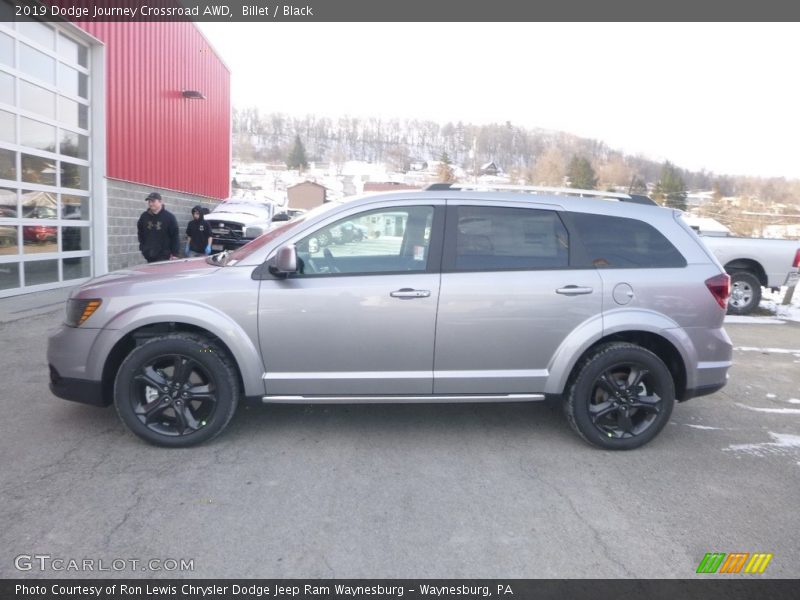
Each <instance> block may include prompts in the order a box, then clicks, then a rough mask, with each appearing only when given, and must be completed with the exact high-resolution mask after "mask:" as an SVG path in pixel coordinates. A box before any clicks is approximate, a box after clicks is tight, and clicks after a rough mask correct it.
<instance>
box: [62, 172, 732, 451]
mask: <svg viewBox="0 0 800 600" xmlns="http://www.w3.org/2000/svg"><path fill="white" fill-rule="evenodd" d="M540 191H541V190H539V189H538V188H530V187H525V188H521V189H520V190H518V191H516V192H511V191H507V192H492V191H484V190H470V189H469V188H466V187H465V188H457V187H452V186H448V187H445V188H441V187H438V188H437V189H434V190H430V191H423V192H397V193H391V194H387V195H371V196H368V197H364V198H361V199H356V200H353V201H351V202H348V203H346V204H326V205H323V206H321V207H319V208H317V209H314V210H312V211H309V212H308V213H306V214H304V215H302V216H299V217H297V218H295V219H292V220H290V221H286V222H284V223H280V224H276V226H275V227H274V228H273V229H271V230H269V231H267V232H266V233H264V234H263V235H262V236H260V237H259V238H258V239H257V240H254V241H252V242H250V243H249V244H247V245H245V246H243V247H242V248H240V249H239V250H236V251H234V252H225V253H221V254H217V255H214V256H212V257H207V258H195V259H187V260H180V261H170V262H164V263H159V264H152V265H142V266H138V267H134V268H131V269H129V270H127V271H116V272H114V273H111V274H108V275H104V276H101V277H98V278H95V279H93V280H91V281H90V282H88V283H86V284H84V285H82V286H80V287H79V288H77V289H75V290H73V292H72V293H71V295H70V298H69V300H68V302H67V310H66V320H65V322H64V324H63V325H62V327H61V328H60V329H59V330H58V331H56V332H54V333H53V334H52V335H51V336H50V338H49V341H48V350H47V360H48V363H49V366H50V389H51V390H52V391H53V393H55V394H56V395H57V396H60V397H62V398H66V399H68V400H76V401H79V402H86V403H90V404H96V405H99V406H107V405H109V404H111V403H113V404H114V405H115V407H116V410H117V412H118V413H119V416H120V418H121V419H122V421H123V422H124V423H125V425H126V426H127V427H128V428H130V430H131V431H132V432H133V433H135V434H136V435H137V436H139V437H141V438H142V439H144V440H146V441H148V442H151V443H153V444H158V445H162V446H171V447H182V446H190V445H192V444H196V443H200V442H204V441H207V440H210V439H211V438H213V437H214V436H216V435H217V434H219V433H220V432H221V431H222V430H223V429H225V427H226V425H227V424H228V422H229V421H230V419H231V417H232V416H233V414H234V411H235V410H236V407H237V405H238V404H239V403H240V402H258V403H269V402H280V403H287V402H288V403H303V404H307V403H317V404H326V403H338V402H510V401H544V400H552V401H559V402H561V403H562V405H563V407H564V412H565V414H566V418H567V420H568V422H569V424H570V425H571V427H572V428H573V429H574V430H575V431H576V432H577V433H578V435H580V436H581V437H582V438H583V439H584V440H586V441H588V442H589V443H591V444H594V445H596V446H599V447H601V448H607V449H613V450H620V449H631V448H637V447H639V446H642V445H643V444H646V443H648V442H649V441H651V440H652V439H653V438H655V436H656V435H657V434H658V433H659V432H660V431H661V430H662V429H663V428H664V426H665V425H666V423H667V422H668V421H669V419H670V414H671V413H672V410H673V405H674V403H675V402H676V401H677V402H683V401H685V400H689V399H690V398H693V397H696V396H702V395H706V394H711V393H713V392H715V391H717V390H719V389H720V388H722V387H723V386H724V385H725V381H726V374H727V371H728V368H729V367H730V365H731V355H732V346H731V342H730V339H729V338H728V336H727V334H726V332H725V330H724V328H723V319H724V317H725V309H726V302H727V299H728V295H729V293H730V278H729V276H728V275H727V274H726V273H725V272H724V271H723V269H722V267H721V265H720V264H719V262H718V261H717V260H716V259H715V258H714V256H713V255H712V254H711V253H710V252H709V251H708V249H707V248H706V247H705V246H704V245H703V243H702V242H701V241H700V239H699V238H698V237H697V235H696V234H695V233H694V232H693V231H692V230H691V229H690V228H689V227H688V225H686V224H685V223H684V222H683V220H682V219H681V218H680V216H679V213H678V211H674V210H671V209H666V208H661V207H657V206H653V205H646V204H640V203H637V202H636V201H635V199H633V198H631V197H629V196H626V195H621V194H615V195H610V196H608V197H607V198H606V199H591V198H583V197H576V196H574V195H567V194H569V193H571V192H570V191H569V190H566V191H564V192H563V194H561V195H556V194H559V193H561V192H559V191H555V192H554V191H553V189H552V188H548V189H547V192H548V193H546V194H542V193H539V192H540ZM348 222H370V223H381V222H383V223H387V224H388V223H392V224H394V225H396V227H395V228H394V229H393V232H394V234H395V235H392V236H381V237H380V238H377V239H368V240H362V241H353V242H350V243H348V244H347V246H321V245H320V244H319V243H318V238H319V233H320V232H321V231H330V229H331V228H335V227H341V226H343V225H344V224H346V223H348ZM321 340H322V341H323V342H321ZM673 435H674V436H678V435H680V434H679V432H678V431H677V430H673Z"/></svg>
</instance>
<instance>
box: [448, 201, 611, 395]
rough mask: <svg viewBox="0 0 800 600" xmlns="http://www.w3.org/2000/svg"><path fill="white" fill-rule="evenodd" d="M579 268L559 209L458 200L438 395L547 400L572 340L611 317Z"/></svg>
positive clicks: (589, 275) (452, 217)
mask: <svg viewBox="0 0 800 600" xmlns="http://www.w3.org/2000/svg"><path fill="white" fill-rule="evenodd" d="M569 265H570V239H569V235H568V233H567V230H566V228H565V227H564V224H563V223H562V220H561V218H560V216H559V211H557V210H551V209H544V208H530V207H521V206H520V205H519V204H492V205H490V206H489V205H486V204H481V203H479V202H477V201H466V200H465V201H449V202H448V212H447V225H446V233H445V248H444V258H443V264H442V271H443V272H442V286H441V292H440V300H439V314H438V320H437V324H436V347H435V351H434V393H437V394H523V393H541V392H542V391H543V390H544V386H545V382H546V380H547V377H548V374H549V370H550V368H551V362H552V359H553V356H554V354H555V352H556V350H557V349H558V348H559V347H560V346H561V345H562V343H564V341H565V339H566V338H567V337H568V336H569V334H570V333H571V332H572V331H573V330H574V329H575V328H577V327H578V326H580V325H581V324H582V323H584V322H585V321H588V320H591V319H601V318H602V315H601V302H602V281H601V279H600V276H599V275H598V273H597V271H596V269H593V268H585V269H573V268H570V266H569Z"/></svg>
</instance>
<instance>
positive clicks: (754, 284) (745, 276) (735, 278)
mask: <svg viewBox="0 0 800 600" xmlns="http://www.w3.org/2000/svg"><path fill="white" fill-rule="evenodd" d="M760 302H761V282H760V281H759V280H758V277H756V276H755V275H753V274H752V273H749V272H747V271H736V272H734V273H731V297H730V300H728V314H729V315H746V314H748V313H751V312H753V310H755V309H756V307H757V306H758V305H759V303H760Z"/></svg>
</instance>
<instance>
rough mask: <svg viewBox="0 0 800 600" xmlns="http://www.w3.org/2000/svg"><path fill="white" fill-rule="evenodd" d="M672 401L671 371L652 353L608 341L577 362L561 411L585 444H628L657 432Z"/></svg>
mask: <svg viewBox="0 0 800 600" xmlns="http://www.w3.org/2000/svg"><path fill="white" fill-rule="evenodd" d="M674 403H675V385H674V383H673V380H672V375H671V373H670V371H669V369H667V367H666V365H664V363H663V362H662V361H661V359H660V358H659V357H658V356H656V355H655V354H653V353H652V352H650V351H649V350H647V349H645V348H642V347H641V346H637V345H635V344H628V343H610V344H604V345H602V346H599V347H598V348H596V349H595V350H594V351H593V352H592V353H591V354H590V355H589V356H587V357H586V358H585V359H584V360H583V361H582V362H581V363H580V364H579V365H578V367H577V369H576V374H575V375H574V376H573V377H572V379H571V381H570V384H569V385H568V388H567V393H566V396H565V400H564V411H565V413H566V415H567V420H568V421H569V423H570V425H571V426H572V428H573V429H574V430H575V431H576V432H577V433H578V434H579V435H580V436H581V437H582V438H583V439H584V440H586V441H587V442H589V443H590V444H594V445H595V446H599V447H601V448H606V449H609V450H632V449H633V448H638V447H640V446H643V445H644V444H646V443H647V442H649V441H650V440H652V439H653V438H654V437H655V436H656V435H658V432H659V431H661V429H663V427H664V425H666V423H667V421H668V420H669V417H670V414H672V407H673V404H674Z"/></svg>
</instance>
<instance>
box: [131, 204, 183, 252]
mask: <svg viewBox="0 0 800 600" xmlns="http://www.w3.org/2000/svg"><path fill="white" fill-rule="evenodd" d="M136 228H137V230H138V234H139V250H140V251H141V253H142V256H144V258H145V260H147V262H149V263H151V262H156V261H159V260H172V259H174V258H178V252H179V251H180V244H181V241H180V233H179V232H178V221H177V220H176V219H175V215H173V214H172V213H171V212H169V211H168V210H167V209H166V208H164V203H163V202H162V201H161V194H159V193H158V192H153V193H151V194H150V195H149V196H147V210H146V211H144V212H143V213H142V216H140V217H139V222H138V223H137V225H136Z"/></svg>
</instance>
